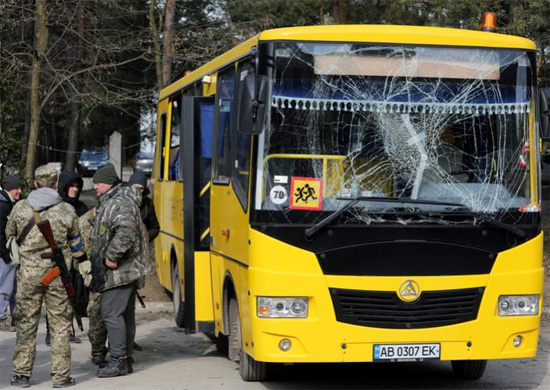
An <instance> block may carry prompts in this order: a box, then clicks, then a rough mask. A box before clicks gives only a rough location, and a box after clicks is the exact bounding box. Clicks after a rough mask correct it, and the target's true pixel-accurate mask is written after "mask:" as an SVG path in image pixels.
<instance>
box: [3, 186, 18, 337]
mask: <svg viewBox="0 0 550 390" xmlns="http://www.w3.org/2000/svg"><path fill="white" fill-rule="evenodd" d="M20 198H21V182H20V181H19V179H18V178H17V177H15V176H11V175H10V176H6V177H4V180H2V187H0V331H4V332H15V327H14V326H12V324H11V321H9V318H8V307H9V306H10V298H11V296H12V294H13V291H14V288H15V271H16V266H15V265H14V264H13V262H12V259H11V256H10V252H9V251H8V249H7V248H6V243H7V239H6V224H7V223H8V215H10V213H11V210H12V208H13V205H14V204H15V202H17V201H18V200H19V199H20ZM12 314H13V313H12Z"/></svg>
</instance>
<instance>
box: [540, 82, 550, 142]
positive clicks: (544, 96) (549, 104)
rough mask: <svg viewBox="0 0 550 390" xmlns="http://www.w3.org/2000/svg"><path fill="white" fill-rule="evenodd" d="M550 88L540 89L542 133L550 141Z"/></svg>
mask: <svg viewBox="0 0 550 390" xmlns="http://www.w3.org/2000/svg"><path fill="white" fill-rule="evenodd" d="M549 110H550V88H541V89H540V90H539V114H540V135H541V137H542V140H543V141H550V113H549Z"/></svg>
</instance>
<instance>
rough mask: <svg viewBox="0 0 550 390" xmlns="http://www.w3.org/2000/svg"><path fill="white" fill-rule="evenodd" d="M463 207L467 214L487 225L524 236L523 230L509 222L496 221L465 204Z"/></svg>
mask: <svg viewBox="0 0 550 390" xmlns="http://www.w3.org/2000/svg"><path fill="white" fill-rule="evenodd" d="M462 207H463V208H464V209H466V213H468V214H469V215H471V216H472V217H475V218H478V219H481V220H482V221H483V222H487V223H488V224H489V225H491V226H494V227H497V228H500V229H502V230H506V231H508V232H510V233H513V234H515V235H516V236H518V237H521V238H523V237H525V231H524V230H522V229H520V228H518V227H515V226H514V225H510V224H507V223H504V222H501V221H498V220H496V219H494V218H492V217H490V216H488V215H485V214H481V213H478V212H476V211H472V210H470V209H469V208H468V207H467V206H464V205H463V206H462Z"/></svg>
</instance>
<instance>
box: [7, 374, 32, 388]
mask: <svg viewBox="0 0 550 390" xmlns="http://www.w3.org/2000/svg"><path fill="white" fill-rule="evenodd" d="M30 379H31V378H29V377H28V376H23V375H21V376H19V375H14V376H13V377H12V378H11V381H10V383H11V385H12V386H15V387H23V388H25V387H31V383H30Z"/></svg>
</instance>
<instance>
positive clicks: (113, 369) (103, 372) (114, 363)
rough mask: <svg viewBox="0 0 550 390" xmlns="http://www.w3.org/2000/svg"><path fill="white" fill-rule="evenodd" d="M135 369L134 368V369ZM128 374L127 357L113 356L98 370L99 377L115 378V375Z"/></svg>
mask: <svg viewBox="0 0 550 390" xmlns="http://www.w3.org/2000/svg"><path fill="white" fill-rule="evenodd" d="M132 371H133V369H132ZM126 374H128V363H127V360H126V357H115V356H111V359H109V362H108V363H107V365H106V366H105V367H101V366H100V368H99V370H97V377H98V378H114V377H115V376H122V375H126Z"/></svg>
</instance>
